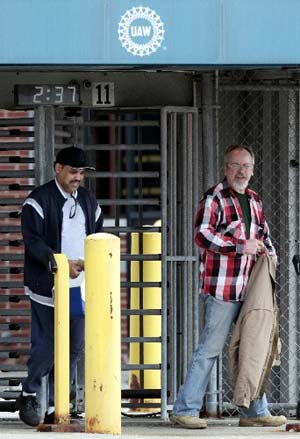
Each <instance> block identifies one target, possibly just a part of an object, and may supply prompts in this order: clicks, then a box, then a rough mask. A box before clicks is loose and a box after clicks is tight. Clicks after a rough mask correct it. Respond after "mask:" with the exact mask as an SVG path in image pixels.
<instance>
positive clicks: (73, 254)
mask: <svg viewBox="0 0 300 439" xmlns="http://www.w3.org/2000/svg"><path fill="white" fill-rule="evenodd" d="M59 189H60V191H61V193H62V194H63V196H64V197H65V198H66V202H65V204H64V206H63V221H62V230H61V252H62V253H63V254H65V255H66V257H67V259H82V260H84V240H85V238H86V228H85V216H84V213H83V210H82V208H81V206H80V204H79V203H77V207H76V213H75V215H74V217H73V218H70V211H71V209H74V204H75V200H74V198H77V191H76V192H75V193H74V194H72V195H73V196H71V195H70V194H67V193H66V192H64V191H63V190H62V189H61V188H60V187H59ZM73 197H74V198H73ZM79 286H81V290H82V294H83V295H84V271H82V272H81V273H80V275H79V276H78V277H76V278H75V279H71V278H70V288H72V287H79Z"/></svg>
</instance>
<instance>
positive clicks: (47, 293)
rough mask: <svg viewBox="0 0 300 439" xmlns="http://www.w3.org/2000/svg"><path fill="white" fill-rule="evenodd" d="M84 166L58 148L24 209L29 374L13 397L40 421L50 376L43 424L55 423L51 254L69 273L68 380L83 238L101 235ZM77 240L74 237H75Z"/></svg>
mask: <svg viewBox="0 0 300 439" xmlns="http://www.w3.org/2000/svg"><path fill="white" fill-rule="evenodd" d="M86 169H90V170H94V168H91V167H90V166H88V165H87V161H86V156H85V153H84V151H83V150H82V149H80V148H77V147H75V146H71V147H68V148H64V149H62V150H61V151H60V152H59V153H58V155H57V157H56V161H55V163H54V170H55V179H54V180H51V181H50V182H48V183H46V184H44V185H42V186H39V187H37V188H36V189H34V190H33V191H32V192H31V194H30V195H29V196H28V198H27V199H26V200H25V202H24V205H23V209H22V234H23V240H24V246H25V261H24V288H25V292H26V294H28V295H29V296H30V302H31V351H30V358H29V360H28V376H27V378H25V380H24V381H23V384H22V393H21V395H20V396H19V398H18V399H17V402H16V404H17V408H18V409H19V416H20V419H21V420H22V421H23V422H25V423H26V424H28V425H31V426H36V425H38V424H39V422H40V415H39V404H38V400H37V392H38V391H39V389H40V387H41V380H42V377H44V376H46V375H49V407H48V410H47V412H46V414H45V418H44V423H47V424H49V423H53V422H54V379H53V371H54V367H53V366H54V365H53V362H54V301H53V293H54V291H53V289H54V288H53V287H54V277H53V273H52V265H53V262H54V257H53V254H54V253H64V254H65V255H66V256H67V259H68V262H69V272H70V378H71V381H72V380H73V379H74V375H75V370H76V363H77V360H78V358H79V355H80V353H81V352H82V349H83V345H84V240H85V237H86V236H87V235H89V234H91V233H95V232H100V231H101V229H102V223H103V216H102V212H101V208H100V207H99V205H98V203H97V200H96V198H95V196H94V195H93V194H92V193H91V192H90V191H88V190H87V189H85V188H84V187H82V186H81V185H80V184H81V183H82V181H83V178H84V174H85V170H86ZM74 238H75V239H74Z"/></svg>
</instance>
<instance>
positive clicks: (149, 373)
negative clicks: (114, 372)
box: [129, 232, 161, 411]
mask: <svg viewBox="0 0 300 439" xmlns="http://www.w3.org/2000/svg"><path fill="white" fill-rule="evenodd" d="M138 238H139V236H138V233H132V235H131V253H132V254H139V243H138ZM142 249H143V250H142V253H143V254H145V255H146V254H148V255H151V254H161V233H159V232H144V233H143V234H142ZM142 272H143V281H144V282H161V261H144V262H143V265H142ZM139 280H140V274H139V262H138V261H133V262H131V281H134V282H138V281H139ZM130 297H131V300H130V308H131V309H140V305H141V304H140V299H139V289H138V288H131V291H130ZM143 309H161V288H160V287H147V288H144V289H143ZM143 335H144V337H160V336H161V316H154V315H151V316H144V317H143ZM130 336H131V337H139V336H140V327H139V316H131V317H130ZM143 355H144V361H143V363H144V364H160V363H161V343H144V348H143ZM140 362H141V359H140V355H139V344H138V343H131V344H130V355H129V363H130V364H139V363H140ZM130 387H131V388H140V387H141V384H140V372H139V371H131V372H130ZM160 388H161V373H160V370H145V371H144V389H160ZM147 401H149V402H151V403H153V402H160V400H159V399H158V400H153V399H151V400H147V399H146V400H145V402H147ZM155 410H156V409H155ZM142 411H153V409H152V408H147V409H145V408H143V409H142Z"/></svg>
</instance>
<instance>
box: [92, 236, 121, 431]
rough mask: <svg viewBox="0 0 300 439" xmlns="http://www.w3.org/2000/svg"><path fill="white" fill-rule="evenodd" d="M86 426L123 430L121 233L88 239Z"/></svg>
mask: <svg viewBox="0 0 300 439" xmlns="http://www.w3.org/2000/svg"><path fill="white" fill-rule="evenodd" d="M85 273H86V295H85V296H86V297H85V299H86V307H85V415H86V421H85V431H86V432H87V433H107V434H121V325H120V238H118V237H116V236H114V235H111V234H109V233H95V234H93V235H89V236H88V237H87V238H86V240H85Z"/></svg>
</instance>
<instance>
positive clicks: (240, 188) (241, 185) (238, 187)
mask: <svg viewBox="0 0 300 439" xmlns="http://www.w3.org/2000/svg"><path fill="white" fill-rule="evenodd" d="M248 183H249V180H248V181H245V183H238V182H236V181H233V182H232V187H233V189H234V190H235V191H236V192H241V191H242V192H245V190H246V188H247V186H248Z"/></svg>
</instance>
